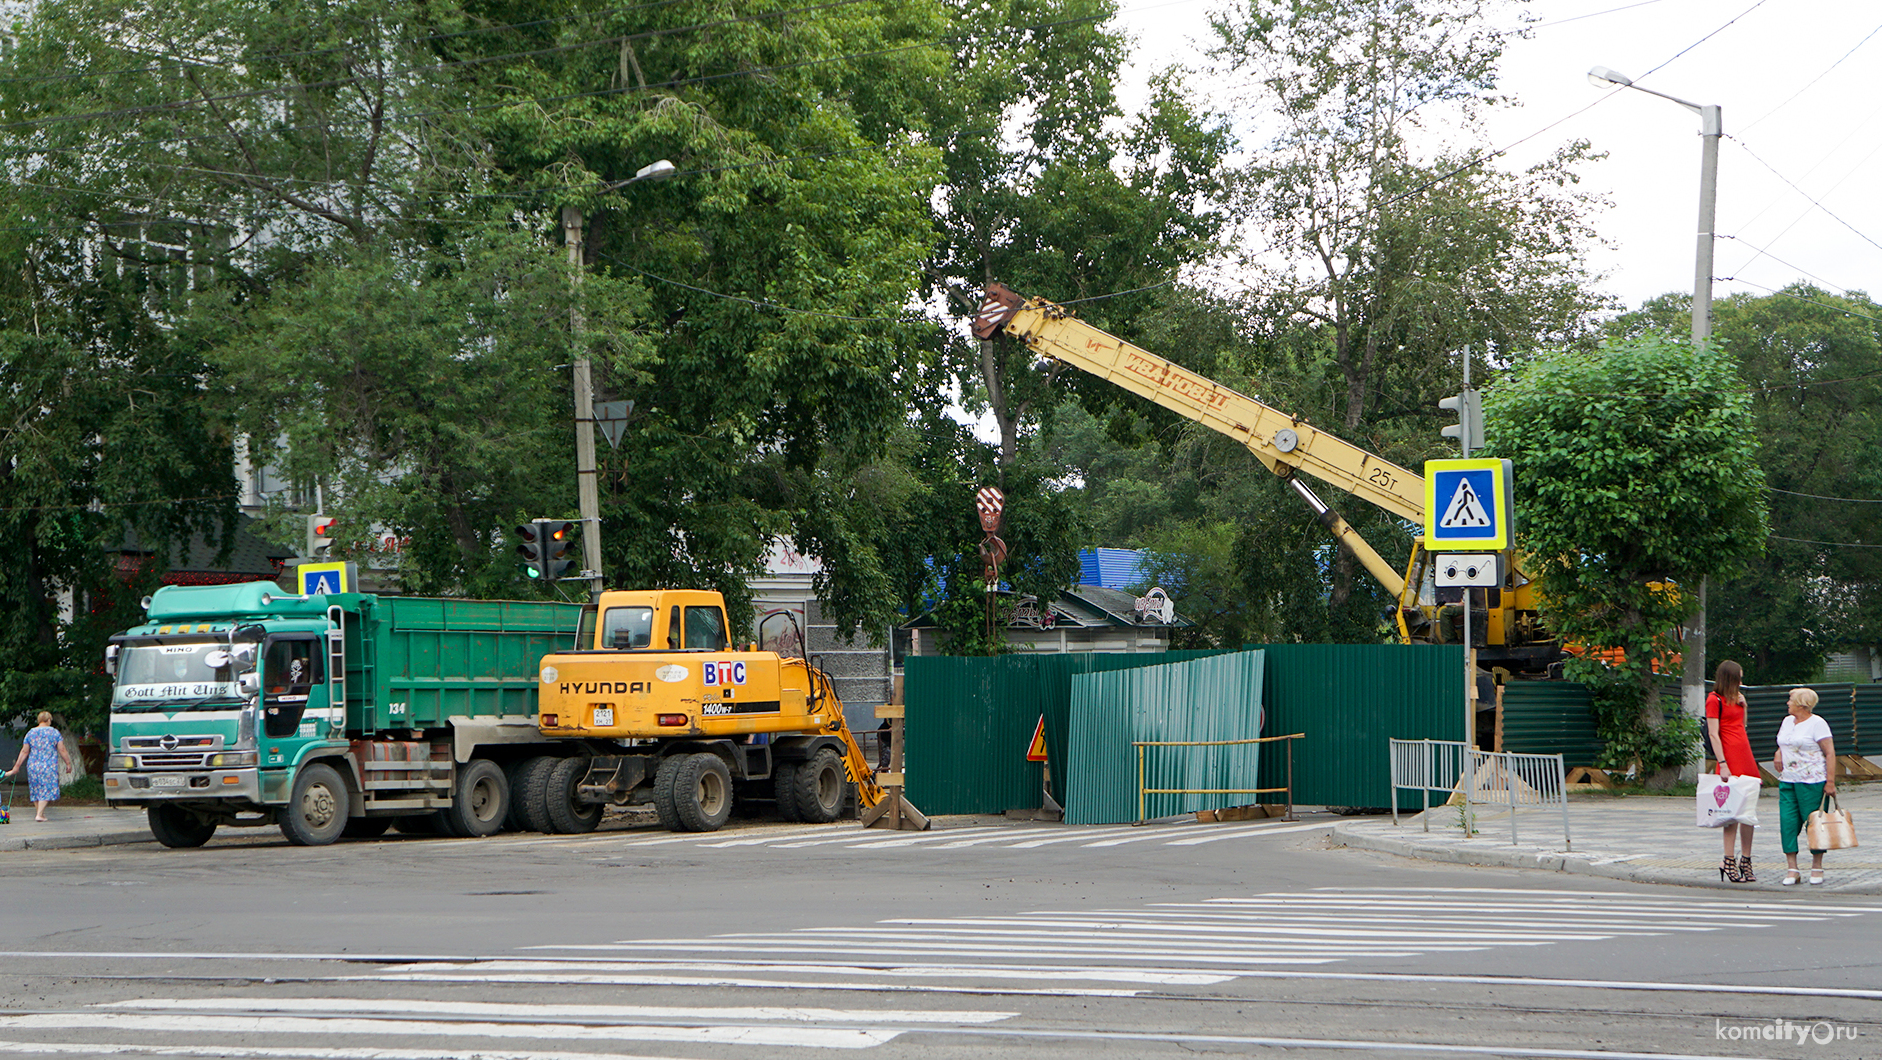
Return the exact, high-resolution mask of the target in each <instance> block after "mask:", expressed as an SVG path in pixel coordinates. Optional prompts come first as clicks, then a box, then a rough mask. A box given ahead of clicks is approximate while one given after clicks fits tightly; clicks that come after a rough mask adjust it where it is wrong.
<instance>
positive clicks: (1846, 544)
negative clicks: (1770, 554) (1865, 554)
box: [1770, 534, 1882, 548]
mask: <svg viewBox="0 0 1882 1060" xmlns="http://www.w3.org/2000/svg"><path fill="white" fill-rule="evenodd" d="M1770 537H1771V540H1773V541H1792V542H1795V543H1797V544H1799V545H1823V546H1825V547H1827V548H1882V545H1862V544H1857V543H1855V542H1853V541H1815V540H1812V539H1810V538H1807V537H1785V536H1784V535H1783V534H1771V535H1770Z"/></svg>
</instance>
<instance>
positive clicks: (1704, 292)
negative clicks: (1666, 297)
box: [1588, 66, 1722, 346]
mask: <svg viewBox="0 0 1882 1060" xmlns="http://www.w3.org/2000/svg"><path fill="white" fill-rule="evenodd" d="M1588 83H1589V84H1592V85H1594V86H1595V87H1597V88H1605V87H1606V86H1608V85H1619V86H1620V87H1622V88H1631V89H1633V90H1634V91H1636V92H1645V93H1646V94H1647V95H1649V96H1659V97H1660V98H1661V99H1670V100H1672V101H1673V102H1675V103H1677V104H1679V105H1680V106H1682V107H1685V108H1686V109H1687V110H1690V111H1692V112H1693V113H1694V114H1697V115H1699V135H1700V136H1701V137H1703V138H1704V139H1703V143H1702V144H1701V150H1700V159H1699V236H1698V243H1697V246H1696V247H1695V248H1694V255H1693V261H1694V265H1693V278H1692V341H1693V345H1695V346H1697V345H1699V344H1700V343H1702V342H1704V341H1706V339H1708V338H1710V337H1711V335H1712V238H1713V235H1712V228H1713V214H1714V213H1715V212H1716V207H1717V205H1718V194H1719V137H1720V136H1721V135H1722V130H1721V128H1720V122H1719V108H1718V105H1717V104H1708V105H1701V104H1698V103H1688V102H1686V101H1685V100H1683V99H1681V98H1679V97H1678V96H1669V95H1667V94H1666V93H1664V92H1655V91H1654V90H1653V89H1651V88H1641V87H1640V86H1639V85H1636V84H1634V81H1633V78H1631V77H1628V76H1627V75H1626V74H1622V73H1618V72H1616V71H1613V70H1610V69H1608V68H1607V67H1605V66H1597V67H1595V68H1594V69H1592V70H1590V71H1588Z"/></svg>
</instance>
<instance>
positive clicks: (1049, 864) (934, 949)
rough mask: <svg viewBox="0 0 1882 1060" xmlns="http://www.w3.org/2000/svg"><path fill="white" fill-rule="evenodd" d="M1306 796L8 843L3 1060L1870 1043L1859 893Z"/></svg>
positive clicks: (1875, 918)
mask: <svg viewBox="0 0 1882 1060" xmlns="http://www.w3.org/2000/svg"><path fill="white" fill-rule="evenodd" d="M1329 823H1330V819H1329V818H1326V817H1319V818H1314V819H1310V820H1307V821H1303V822H1300V823H1298V824H1290V823H1287V822H1280V821H1267V822H1255V823H1249V824H1243V825H1214V826H1202V825H1193V824H1192V825H1184V826H1177V827H1159V828H1151V829H1131V828H1117V829H1073V828H1066V827H1054V826H1014V825H1008V824H1004V823H997V824H996V823H992V822H981V823H980V827H974V826H972V825H971V824H970V823H967V822H958V824H959V825H960V826H958V827H953V828H949V829H946V830H944V831H937V832H933V833H925V834H915V833H899V834H898V833H880V832H868V833H865V832H861V831H859V830H857V829H856V828H855V826H854V825H853V824H849V825H833V826H803V825H784V824H751V823H735V824H734V826H733V827H731V828H728V829H727V830H726V831H723V832H719V833H714V834H711V835H706V836H672V835H668V834H667V833H663V832H658V831H655V830H652V829H648V828H635V829H626V830H621V829H616V830H611V831H604V832H602V833H599V834H596V835H592V836H580V837H548V836H537V835H510V836H499V837H496V838H493V839H487V840H449V839H436V838H398V837H392V838H388V839H386V840H379V841H370V842H358V843H344V844H340V845H337V846H333V847H326V848H314V849H306V848H294V847H290V846H287V845H286V844H285V843H284V842H283V841H281V840H280V839H279V836H278V834H277V833H274V832H272V831H270V832H254V833H235V834H234V835H232V836H228V837H224V836H220V835H219V836H218V838H217V839H216V840H215V841H214V842H212V843H211V844H210V845H209V846H208V847H205V848H203V849H201V850H193V851H189V850H185V851H176V850H166V849H163V848H160V847H157V846H155V845H152V844H142V845H134V846H119V847H106V848H92V849H83V850H63V851H58V850H55V851H19V852H13V853H10V854H8V855H6V857H5V859H4V861H0V896H4V901H3V902H0V908H3V909H4V911H3V912H0V927H4V929H5V931H4V936H5V939H6V940H7V941H6V942H4V943H0V949H4V950H6V951H9V952H6V953H4V954H0V1056H94V1055H97V1056H102V1055H115V1056H140V1055H163V1056H218V1057H268V1058H277V1057H278V1058H288V1057H310V1058H313V1057H318V1058H323V1060H431V1058H462V1057H486V1058H491V1057H534V1058H543V1057H583V1058H592V1057H597V1056H602V1057H628V1056H632V1057H687V1058H695V1060H716V1058H724V1060H745V1058H764V1060H769V1058H772V1057H781V1056H782V1057H801V1058H803V1060H821V1058H826V1057H839V1056H849V1057H855V1058H856V1060H900V1058H903V1057H917V1056H919V1057H949V1058H952V1057H993V1058H1007V1057H1014V1058H1018V1057H1025V1058H1033V1057H1042V1058H1055V1057H1066V1058H1073V1057H1078V1058H1083V1057H1120V1058H1121V1057H1162V1056H1171V1057H1174V1056H1185V1055H1192V1054H1198V1053H1201V1054H1222V1055H1249V1056H1268V1055H1281V1054H1282V1053H1283V1052H1285V1053H1286V1054H1287V1055H1341V1054H1344V1055H1360V1056H1407V1057H1424V1056H1430V1057H1456V1056H1486V1055H1488V1056H1548V1057H1574V1056H1588V1057H1616V1056H1656V1057H1659V1056H1729V1057H1876V1056H1882V975H1878V963H1879V962H1878V954H1882V900H1875V899H1866V900H1865V899H1858V898H1839V897H1837V896H1834V895H1825V894H1821V893H1808V892H1806V893H1801V894H1790V893H1783V894H1777V895H1771V894H1756V895H1732V894H1724V893H1719V892H1711V891H1700V890H1697V889H1687V888H1674V887H1653V886H1644V885H1630V884H1624V883H1617V882H1615V881H1609V880H1599V879H1590V878H1586V877H1575V876H1567V875H1561V874H1553V873H1542V872H1536V871H1526V870H1520V869H1482V868H1474V869H1473V868H1463V867H1458V866H1449V865H1436V864H1427V863H1422V862H1413V861H1406V860H1402V859H1398V858H1394V857H1391V856H1388V855H1381V854H1372V853H1366V852H1360V851H1353V850H1346V849H1328V847H1327V842H1326V834H1327V831H1328V828H1327V826H1328V824H1329ZM1787 1021H1788V1022H1787ZM1780 1036H1781V1037H1782V1038H1783V1039H1786V1040H1780Z"/></svg>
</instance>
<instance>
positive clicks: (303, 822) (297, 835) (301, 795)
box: [281, 762, 349, 847]
mask: <svg viewBox="0 0 1882 1060" xmlns="http://www.w3.org/2000/svg"><path fill="white" fill-rule="evenodd" d="M348 801H349V800H348V799H347V794H346V785H345V784H344V783H343V782H341V780H340V774H339V773H338V772H337V771H335V770H334V768H333V767H332V766H330V765H326V764H325V763H322V762H316V763H314V764H313V765H311V766H308V767H307V768H306V769H303V770H301V772H300V775H299V776H297V777H295V778H294V791H293V794H292V795H290V796H289V798H288V804H287V805H286V806H284V807H282V808H281V834H282V835H284V836H287V838H288V842H290V843H292V844H294V845H295V846H297V847H324V846H326V845H327V844H328V843H331V842H333V841H334V840H336V839H338V838H340V833H341V832H342V831H344V830H345V829H346V811H347V803H348Z"/></svg>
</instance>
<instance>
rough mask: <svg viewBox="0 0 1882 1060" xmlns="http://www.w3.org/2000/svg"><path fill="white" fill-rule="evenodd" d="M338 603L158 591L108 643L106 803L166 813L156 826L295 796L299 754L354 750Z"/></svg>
mask: <svg viewBox="0 0 1882 1060" xmlns="http://www.w3.org/2000/svg"><path fill="white" fill-rule="evenodd" d="M337 603H338V601H337V600H331V599H330V598H327V597H315V598H305V597H296V596H291V595H288V594H285V593H282V592H281V590H280V589H279V588H278V587H277V586H275V585H273V584H272V583H268V582H251V583H246V584H240V585H225V586H208V587H192V588H188V589H185V588H182V587H178V586H165V587H163V588H161V589H159V590H158V591H157V592H156V594H155V595H153V596H152V597H151V599H150V604H149V611H148V619H147V621H146V622H145V623H144V624H142V625H140V626H136V627H134V628H132V629H130V630H127V631H125V632H124V633H121V634H119V635H117V636H115V637H113V638H111V642H110V646H109V647H108V648H107V649H106V668H107V670H108V671H109V672H110V673H111V674H112V676H113V678H114V683H113V686H112V692H111V726H110V734H109V737H108V739H109V745H110V746H109V757H108V758H107V760H106V765H105V776H104V788H105V798H106V801H107V802H108V803H110V804H111V805H114V806H126V805H142V806H145V807H146V808H147V809H152V810H154V811H156V812H154V813H153V814H152V821H153V828H154V829H157V830H159V831H162V830H163V829H165V828H166V827H168V826H172V825H174V826H175V828H178V829H185V830H187V829H188V828H190V827H207V828H208V829H209V830H213V824H212V823H209V822H218V821H224V820H229V819H232V818H234V817H235V816H236V815H238V814H240V813H244V812H258V813H263V814H268V813H270V812H271V811H272V808H274V807H279V806H282V805H284V804H286V803H287V802H288V801H289V798H290V795H291V789H292V786H293V780H294V777H295V775H296V773H297V771H298V770H299V769H300V767H301V766H302V764H303V763H306V762H308V761H310V760H313V759H318V758H321V757H323V756H330V755H337V754H344V752H345V750H346V739H345V731H344V727H345V721H346V719H345V709H344V704H345V684H344V682H345V670H344V665H345V664H344V661H343V660H344V655H343V652H342V644H341V642H340V639H339V636H338V629H339V623H338V622H337V621H335V620H334V619H333V618H332V617H331V616H330V615H329V613H328V612H329V606H330V604H337ZM335 658H338V659H340V660H342V661H341V662H340V663H339V664H338V665H333V663H332V660H333V659H335ZM159 838H162V836H161V835H160V836H159Z"/></svg>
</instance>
